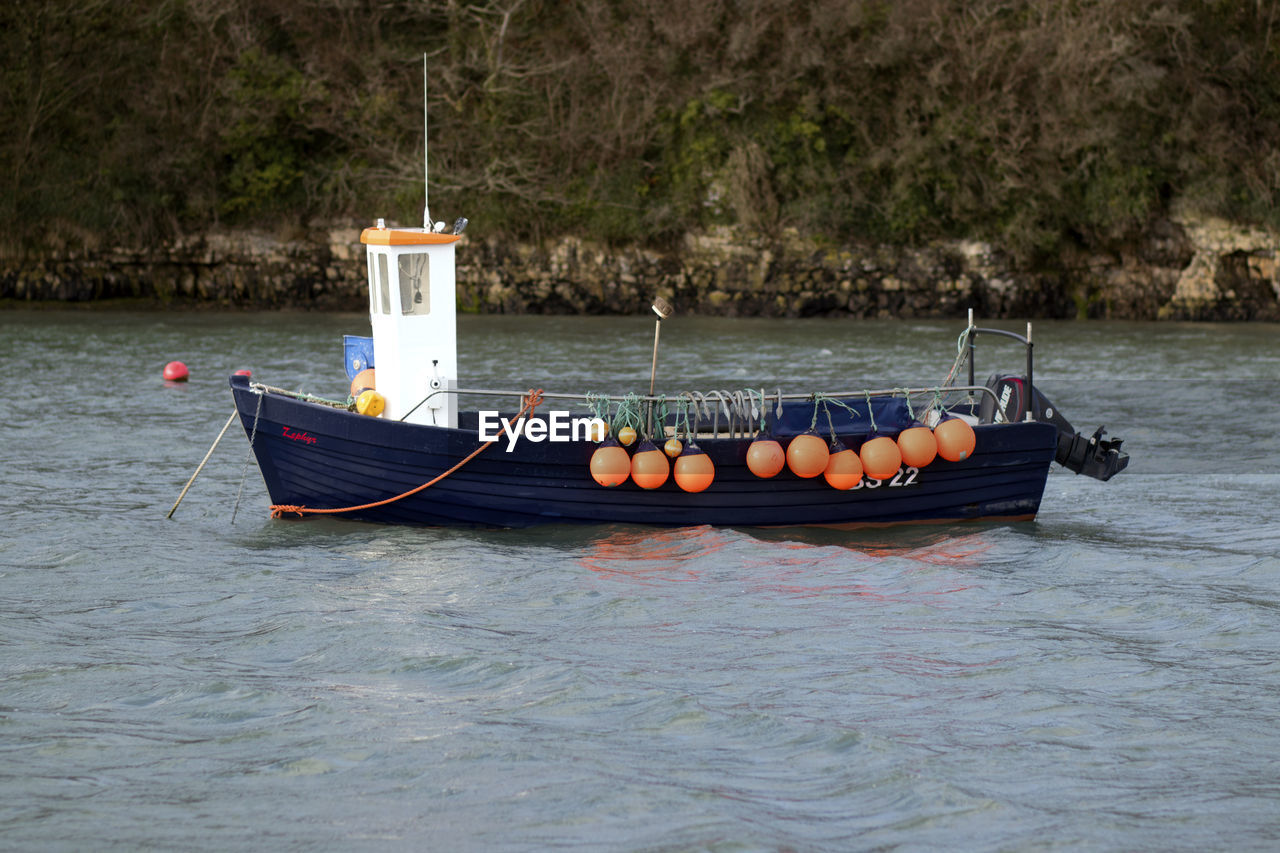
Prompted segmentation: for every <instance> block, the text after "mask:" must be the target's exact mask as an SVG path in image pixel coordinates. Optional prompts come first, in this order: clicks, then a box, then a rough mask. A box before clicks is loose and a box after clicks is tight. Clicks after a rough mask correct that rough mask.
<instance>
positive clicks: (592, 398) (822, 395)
mask: <svg viewBox="0 0 1280 853" xmlns="http://www.w3.org/2000/svg"><path fill="white" fill-rule="evenodd" d="M528 393H529V392H528V391H509V390H497V389H489V388H448V389H440V390H438V391H433V392H432V393H431V394H429V395H428V396H427V397H426V398H424V399H423V401H422V403H419V406H421V405H425V404H426V402H427V401H428V400H430V399H431V398H432V397H434V396H436V395H438V394H455V395H457V396H459V397H464V396H473V397H488V398H504V397H505V398H511V399H513V400H516V401H518V405H520V406H523V405H524V403H525V401H526V398H527V396H528ZM983 394H986V395H988V396H990V397H991V399H992V401H993V402H996V395H995V391H994V390H993V389H991V388H988V387H986V386H985V385H972V386H970V385H952V386H928V387H918V388H878V389H862V390H857V391H835V392H808V393H803V392H797V393H789V394H784V393H782V392H781V390H779V391H777V392H775V393H772V394H770V393H768V392H764V393H761V392H753V394H752V395H751V396H750V397H748V396H746V395H745V392H742V391H738V392H732V391H708V392H684V393H682V394H677V395H674V396H673V395H668V394H649V395H645V394H636V395H628V396H627V398H626V399H628V400H630V401H631V402H633V403H636V404H640V405H643V406H648V405H652V404H666V405H680V404H681V401H682V400H686V401H688V402H691V403H693V404H694V405H693V408H694V417H695V420H696V422H697V430H698V433H699V435H700V436H708V435H709V436H713V437H714V436H719V435H720V434H721V432H722V430H721V428H720V417H721V414H722V413H723V415H724V417H725V420H726V429H725V430H724V431H725V432H727V433H728V435H729V437H730V438H734V437H737V436H739V435H743V436H746V435H751V434H754V432H755V425H757V424H759V421H760V418H759V415H755V416H752V415H751V414H750V412H749V410H750V408H751V407H752V406H753V405H754V406H759V407H760V409H764V408H765V407H768V406H781V405H782V404H783V403H796V402H805V401H809V402H813V403H814V404H815V405H817V404H819V403H821V402H822V401H823V400H828V401H836V400H840V401H844V400H853V401H859V402H860V401H863V400H869V399H871V398H885V397H888V398H892V397H903V398H906V399H907V400H908V405H910V401H911V400H913V399H914V400H918V404H917V405H916V406H913V407H912V409H913V411H915V412H919V413H920V414H921V417H922V418H923V413H924V412H925V411H926V410H927V409H929V408H931V407H932V406H933V404H934V403H935V402H939V401H941V400H943V399H954V397H955V396H956V395H960V396H963V397H964V398H965V400H966V402H964V403H963V404H962V405H963V407H964V408H965V409H967V412H966V413H967V414H970V415H974V416H976V414H977V411H978V406H977V404H976V402H974V399H975V395H977V396H981V395H983ZM541 397H542V399H544V400H561V401H565V402H571V403H581V404H583V406H584V407H587V408H591V407H592V406H593V405H599V404H600V402H601V401H602V400H608V401H609V402H612V403H616V402H618V401H620V400H622V399H623V398H622V397H615V398H606V397H604V396H603V395H599V394H594V395H592V394H571V393H563V392H554V391H544V392H542V394H541ZM955 405H957V404H956V403H955V402H952V403H951V404H950V405H949V406H944V407H943V408H950V407H951V406H955ZM405 417H408V414H406V415H405ZM704 427H710V429H709V430H707V431H704Z"/></svg>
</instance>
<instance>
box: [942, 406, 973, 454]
mask: <svg viewBox="0 0 1280 853" xmlns="http://www.w3.org/2000/svg"><path fill="white" fill-rule="evenodd" d="M933 435H934V438H936V439H937V441H938V455H939V456H941V457H942V458H943V459H945V460H947V461H948V462H963V461H964V460H965V459H968V458H969V457H970V456H971V455H973V449H974V448H975V447H976V446H977V444H978V436H977V435H975V434H974V432H973V427H971V426H969V422H968V421H966V420H965V419H964V418H957V417H956V416H955V415H947V416H946V417H945V418H943V419H942V423H940V424H938V425H937V426H936V427H934V428H933Z"/></svg>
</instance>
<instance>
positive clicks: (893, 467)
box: [858, 433, 902, 480]
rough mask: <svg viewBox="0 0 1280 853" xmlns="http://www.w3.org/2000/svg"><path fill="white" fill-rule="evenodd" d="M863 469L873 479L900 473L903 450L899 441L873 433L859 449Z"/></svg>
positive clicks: (883, 478) (882, 478)
mask: <svg viewBox="0 0 1280 853" xmlns="http://www.w3.org/2000/svg"><path fill="white" fill-rule="evenodd" d="M858 456H859V458H860V459H861V460H862V470H863V471H865V472H866V474H867V476H868V477H870V478H871V479H873V480H887V479H889V478H890V477H892V476H893V475H894V474H896V473H898V468H900V467H901V466H902V451H900V450H898V443H897V442H896V441H894V440H893V439H892V438H889V436H887V435H876V434H874V433H873V434H872V435H871V437H870V438H868V439H867V440H866V441H864V442H863V443H862V449H861V450H859V451H858Z"/></svg>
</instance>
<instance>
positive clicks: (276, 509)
mask: <svg viewBox="0 0 1280 853" xmlns="http://www.w3.org/2000/svg"><path fill="white" fill-rule="evenodd" d="M541 402H542V389H541V388H539V389H538V390H536V391H534V390H533V389H532V388H531V389H529V393H528V394H526V395H525V404H524V406H523V407H522V408H521V409H520V412H519V413H518V414H517V415H516V419H517V420H518V419H520V418H522V417H524V416H525V415H526V414H533V410H534V409H535V408H536V407H537V405H538V404H539V403H541ZM495 441H497V439H496V438H495V439H490V440H489V441H486V442H485V443H484V444H482V445H480V446H479V447H477V448H476V449H475V450H473V451H471V452H470V453H469V454H467V455H466V457H464V458H463V459H462V460H461V461H460V462H458V464H457V465H454V466H453V467H452V468H450V469H449V470H448V471H445V472H444V473H443V474H440V475H438V476H436V477H433V478H432V479H430V480H428V481H427V482H425V483H423V484H422V485H421V486H417V487H415V488H412V489H410V490H409V491H407V492H404V493H403V494H399V495H396V496H395V497H393V498H387V499H385V500H380V501H374V502H373V503H367V504H360V505H359V506H344V507H338V508H335V509H312V508H310V507H305V506H294V505H293V504H272V505H271V517H272V518H282V517H284V516H285V515H287V514H289V513H293V514H295V515H297V516H299V517H301V516H303V515H332V514H334V513H339V512H355V511H356V510H361V509H372V508H374V507H378V506H385V505H386V504H390V503H395V502H396V501H398V500H401V499H403V498H407V497H409V496H410V495H416V494H417V493H418V492H420V491H422V490H423V489H427V488H430V487H431V486H434V485H435V484H436V483H438V482H440V481H441V480H443V479H444V478H445V477H448V476H449V475H450V474H452V473H453V472H454V471H457V470H458V469H459V468H461V467H462V466H463V465H466V464H467V463H468V462H470V461H471V460H472V459H475V458H476V457H477V456H479V455H480V451H482V450H484V449H485V448H486V447H488V446H489V445H491V444H493V443H494V442H495Z"/></svg>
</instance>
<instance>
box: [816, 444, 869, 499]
mask: <svg viewBox="0 0 1280 853" xmlns="http://www.w3.org/2000/svg"><path fill="white" fill-rule="evenodd" d="M829 453H830V454H831V455H830V457H829V458H828V459H827V467H826V469H825V470H824V471H823V472H822V476H823V478H824V479H826V481H827V485H828V486H830V487H831V488H833V489H839V490H840V491H842V492H847V491H849V490H850V489H852V488H853V487H854V486H856V485H858V484H859V483H861V482H862V460H861V459H859V458H858V454H856V453H854V452H853V451H852V450H850V449H849V448H847V447H845V446H844V445H843V444H841V443H840V442H838V441H836V440H835V439H832V441H831V449H830V451H829Z"/></svg>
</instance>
